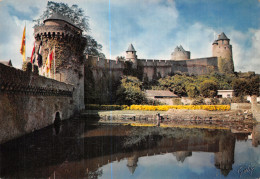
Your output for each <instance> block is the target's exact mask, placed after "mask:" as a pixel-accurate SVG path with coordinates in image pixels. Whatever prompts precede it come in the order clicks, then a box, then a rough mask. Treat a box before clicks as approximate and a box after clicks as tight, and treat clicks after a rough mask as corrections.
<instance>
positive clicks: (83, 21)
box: [33, 1, 105, 58]
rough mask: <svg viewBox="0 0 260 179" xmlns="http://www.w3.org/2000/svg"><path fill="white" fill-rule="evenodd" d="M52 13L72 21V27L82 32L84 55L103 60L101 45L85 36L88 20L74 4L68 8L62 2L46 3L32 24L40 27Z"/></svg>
mask: <svg viewBox="0 0 260 179" xmlns="http://www.w3.org/2000/svg"><path fill="white" fill-rule="evenodd" d="M53 13H59V14H61V15H63V16H64V17H67V18H68V19H70V20H71V21H72V23H74V25H76V26H77V27H79V28H80V29H81V30H83V36H84V37H85V38H86V40H87V46H86V48H85V50H84V53H85V54H89V55H96V56H99V57H101V58H105V55H104V54H103V53H101V51H102V45H101V44H99V43H98V42H97V41H96V40H95V39H94V38H93V37H91V36H89V35H86V33H87V32H88V31H90V28H89V23H88V19H89V18H88V17H87V16H86V15H85V13H84V10H83V9H81V8H79V7H78V5H75V4H73V5H72V6H69V5H68V4H65V3H62V2H60V3H58V2H53V1H48V3H47V7H46V10H45V11H44V12H43V14H42V15H41V16H40V17H39V18H38V19H35V20H33V22H34V23H35V25H37V26H39V25H42V24H43V21H44V20H45V19H47V18H49V17H51V15H52V14H53Z"/></svg>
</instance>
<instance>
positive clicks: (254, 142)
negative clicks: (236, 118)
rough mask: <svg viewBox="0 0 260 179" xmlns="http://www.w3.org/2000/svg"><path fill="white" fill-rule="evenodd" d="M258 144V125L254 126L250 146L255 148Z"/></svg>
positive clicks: (259, 141)
mask: <svg viewBox="0 0 260 179" xmlns="http://www.w3.org/2000/svg"><path fill="white" fill-rule="evenodd" d="M259 144H260V124H259V123H258V124H257V125H255V126H254V128H253V132H252V145H253V146H254V147H257V146H258V145H259Z"/></svg>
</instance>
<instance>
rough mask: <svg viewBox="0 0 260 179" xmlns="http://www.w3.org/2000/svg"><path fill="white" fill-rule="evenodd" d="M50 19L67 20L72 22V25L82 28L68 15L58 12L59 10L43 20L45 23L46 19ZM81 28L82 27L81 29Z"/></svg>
mask: <svg viewBox="0 0 260 179" xmlns="http://www.w3.org/2000/svg"><path fill="white" fill-rule="evenodd" d="M49 20H61V21H65V22H67V23H69V24H71V25H72V26H74V27H76V28H78V29H80V28H79V27H77V26H76V25H75V24H74V23H73V22H72V21H71V20H70V18H68V17H65V16H63V15H62V14H60V13H57V12H54V13H53V14H52V15H51V16H50V17H49V18H48V19H45V20H44V21H43V22H44V23H45V22H46V21H49ZM80 30H81V29H80Z"/></svg>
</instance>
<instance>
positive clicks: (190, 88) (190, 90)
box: [186, 84, 199, 98]
mask: <svg viewBox="0 0 260 179" xmlns="http://www.w3.org/2000/svg"><path fill="white" fill-rule="evenodd" d="M186 91H187V94H188V96H189V97H190V98H195V97H197V96H198V95H199V90H198V88H197V86H196V85H195V84H188V85H187V86H186Z"/></svg>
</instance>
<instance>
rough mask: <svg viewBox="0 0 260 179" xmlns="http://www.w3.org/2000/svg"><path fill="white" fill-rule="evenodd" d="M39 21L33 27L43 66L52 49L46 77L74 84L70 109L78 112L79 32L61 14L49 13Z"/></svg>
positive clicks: (80, 86)
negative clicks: (39, 23) (53, 55)
mask: <svg viewBox="0 0 260 179" xmlns="http://www.w3.org/2000/svg"><path fill="white" fill-rule="evenodd" d="M43 22H44V24H43V25H41V26H36V27H35V28H34V36H35V41H36V44H37V46H38V47H39V44H40V43H41V42H42V47H41V52H42V57H43V58H42V59H43V64H45V62H46V60H47V56H48V53H49V52H50V51H52V50H54V49H55V57H54V59H55V61H54V60H53V61H52V62H51V64H52V66H51V70H50V77H52V78H55V79H56V80H58V81H62V82H65V83H69V84H73V85H74V92H73V101H72V102H74V104H76V105H75V109H74V110H81V109H83V108H84V107H85V105H84V76H83V75H84V64H83V61H84V55H83V51H84V49H85V46H86V39H85V38H84V37H83V36H82V30H81V29H80V28H79V27H77V26H76V25H74V24H73V22H71V21H70V19H68V18H66V17H64V16H62V15H61V14H57V13H53V14H52V16H51V17H49V18H48V19H45V20H44V21H43ZM54 62H55V69H54ZM54 76H55V77H54Z"/></svg>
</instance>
